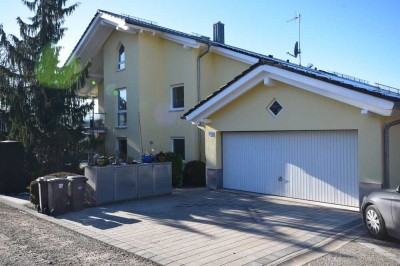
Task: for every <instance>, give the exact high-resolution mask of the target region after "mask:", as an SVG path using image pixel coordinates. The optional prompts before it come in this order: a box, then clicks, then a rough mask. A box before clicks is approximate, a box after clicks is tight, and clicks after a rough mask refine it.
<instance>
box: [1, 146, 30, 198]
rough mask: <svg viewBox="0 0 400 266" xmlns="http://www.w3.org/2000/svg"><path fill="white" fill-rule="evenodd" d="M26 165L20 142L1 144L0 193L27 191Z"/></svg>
mask: <svg viewBox="0 0 400 266" xmlns="http://www.w3.org/2000/svg"><path fill="white" fill-rule="evenodd" d="M24 164H25V162H24V147H23V146H22V144H21V143H20V142H17V141H2V142H0V193H19V192H24V191H26V185H27V179H26V176H25V168H24Z"/></svg>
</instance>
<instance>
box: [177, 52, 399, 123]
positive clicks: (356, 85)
mask: <svg viewBox="0 0 400 266" xmlns="http://www.w3.org/2000/svg"><path fill="white" fill-rule="evenodd" d="M269 57H270V58H269V59H265V58H261V59H260V60H259V62H258V63H256V64H254V65H252V66H250V67H249V68H248V69H246V70H245V71H243V72H242V73H241V74H239V75H238V76H236V77H235V78H234V79H232V80H231V81H229V82H228V83H227V84H225V85H224V86H222V87H221V88H220V89H218V90H217V91H215V92H214V93H213V94H211V95H209V96H208V97H207V98H206V99H204V100H202V101H201V102H199V103H198V104H197V105H195V106H194V107H193V108H191V109H190V110H188V111H187V112H186V113H185V114H184V115H183V116H182V119H185V117H187V116H188V115H190V114H191V113H192V112H193V111H195V110H196V109H198V108H199V107H200V106H202V105H204V104H205V103H207V102H208V101H210V100H211V99H213V98H214V97H216V96H217V95H218V94H220V93H221V92H222V91H224V90H225V89H227V88H228V87H230V86H231V85H232V84H234V83H235V82H237V81H238V80H240V79H241V78H243V77H244V76H246V75H247V74H248V73H250V72H251V71H252V70H254V69H255V68H257V67H259V66H262V65H270V66H273V67H277V68H280V69H284V70H287V71H290V72H293V73H297V74H301V75H304V76H307V77H311V78H315V79H318V80H321V81H325V82H328V83H331V84H333V85H338V86H341V87H344V88H347V89H350V90H354V91H358V92H361V93H365V94H368V95H371V96H375V97H378V98H382V99H385V100H389V101H392V102H394V103H395V106H398V105H400V94H399V93H398V92H394V91H390V90H384V89H382V88H380V87H378V86H371V85H368V84H365V83H361V82H356V81H353V80H350V79H346V78H343V77H339V76H337V75H334V74H331V73H329V72H325V71H322V70H315V69H310V68H306V67H302V66H299V65H295V64H289V63H287V62H286V63H280V62H277V61H278V60H273V58H271V56H269ZM280 61H281V60H280Z"/></svg>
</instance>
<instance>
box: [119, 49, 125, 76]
mask: <svg viewBox="0 0 400 266" xmlns="http://www.w3.org/2000/svg"><path fill="white" fill-rule="evenodd" d="M124 69H125V47H124V46H123V45H121V46H120V47H119V50H118V70H124Z"/></svg>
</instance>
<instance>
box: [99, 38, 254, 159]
mask: <svg viewBox="0 0 400 266" xmlns="http://www.w3.org/2000/svg"><path fill="white" fill-rule="evenodd" d="M120 45H124V47H125V53H126V60H125V61H126V63H125V65H126V66H125V69H124V70H121V71H119V70H117V64H118V49H119V47H120ZM204 49H205V47H204V46H200V47H199V48H188V47H185V46H183V45H182V44H179V43H177V42H174V41H170V40H167V39H165V38H162V37H160V36H157V35H153V34H151V33H148V32H143V33H137V34H129V33H123V32H118V31H114V32H113V33H112V34H111V35H110V36H109V38H108V39H107V40H106V42H105V43H104V45H103V47H102V54H103V58H104V60H103V73H104V78H103V80H102V82H101V83H99V86H98V91H99V92H98V97H99V110H100V111H104V112H105V113H106V119H105V121H106V127H107V131H106V144H105V145H106V153H107V155H113V154H114V153H115V152H116V150H117V140H118V138H126V140H127V144H128V149H127V153H128V154H127V155H128V156H130V157H133V158H134V159H140V155H141V154H142V153H145V152H146V151H149V152H150V142H153V143H154V144H153V147H154V149H155V152H159V151H164V152H167V151H171V150H172V138H184V139H185V155H186V158H185V161H187V162H188V161H191V160H196V159H199V156H201V158H202V160H204V134H203V132H202V131H200V132H199V129H198V128H197V127H196V126H194V125H192V124H191V123H190V122H188V121H185V120H183V119H181V116H182V115H183V114H184V113H185V112H187V111H188V110H189V109H190V108H192V107H193V106H194V105H195V104H196V103H197V57H198V55H199V54H200V53H201V52H203V51H204ZM248 67H249V65H248V64H245V63H242V62H239V61H235V60H233V59H230V58H227V57H224V56H221V55H218V54H216V53H213V52H209V53H208V54H206V55H205V56H204V57H203V58H202V59H201V90H200V91H201V99H204V98H205V97H207V96H208V95H210V94H211V93H212V92H213V91H215V90H216V89H218V88H219V87H221V86H222V85H224V84H226V83H227V82H229V81H230V80H232V79H233V78H234V77H235V76H236V75H238V74H239V73H241V72H242V71H244V70H245V69H247V68H248ZM177 84H182V85H183V86H184V109H183V110H179V111H175V110H171V86H173V85H177ZM121 88H126V90H127V126H126V127H125V128H119V127H117V122H116V121H117V115H116V108H117V106H116V104H117V99H116V96H115V95H114V91H115V90H117V89H121ZM199 138H200V143H199ZM201 140H202V141H201ZM199 148H200V150H199Z"/></svg>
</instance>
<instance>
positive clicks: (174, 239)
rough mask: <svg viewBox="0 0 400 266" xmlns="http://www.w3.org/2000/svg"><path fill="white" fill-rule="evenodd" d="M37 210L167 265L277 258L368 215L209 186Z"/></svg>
mask: <svg viewBox="0 0 400 266" xmlns="http://www.w3.org/2000/svg"><path fill="white" fill-rule="evenodd" d="M36 215H39V216H40V217H42V218H45V219H49V220H51V221H52V222H56V223H58V224H60V225H63V226H65V227H67V228H70V229H72V230H75V231H77V232H79V233H82V234H84V235H87V236H90V237H92V238H95V239H98V240H101V241H104V242H106V243H109V244H111V245H114V246H116V247H119V248H122V249H124V250H127V251H129V252H133V253H135V254H137V255H139V256H142V257H145V258H148V259H150V260H152V261H155V262H157V263H160V264H163V265H223V264H229V265H245V264H249V265H275V264H278V263H280V262H283V261H284V260H286V259H288V258H291V257H293V256H295V255H296V254H299V253H302V252H304V251H305V250H315V251H318V249H319V246H320V245H322V244H323V243H326V242H327V241H329V240H330V238H331V237H332V236H334V235H336V234H338V233H341V232H343V231H345V230H347V229H349V228H351V227H354V226H355V225H358V224H360V223H361V220H360V215H359V214H358V213H356V212H351V211H345V210H338V209H333V208H327V207H320V206H315V205H309V204H304V203H298V202H293V201H286V200H284V199H283V198H282V199H280V198H276V197H269V196H263V195H248V194H243V193H234V192H227V191H210V190H207V189H203V188H201V189H180V190H174V193H173V194H172V195H168V196H163V197H156V198H149V199H141V200H135V201H129V202H123V203H116V204H111V205H104V206H98V207H94V208H87V209H85V210H83V211H80V212H70V213H67V214H65V215H61V216H58V217H57V218H52V217H48V216H44V215H41V214H37V213H36Z"/></svg>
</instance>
